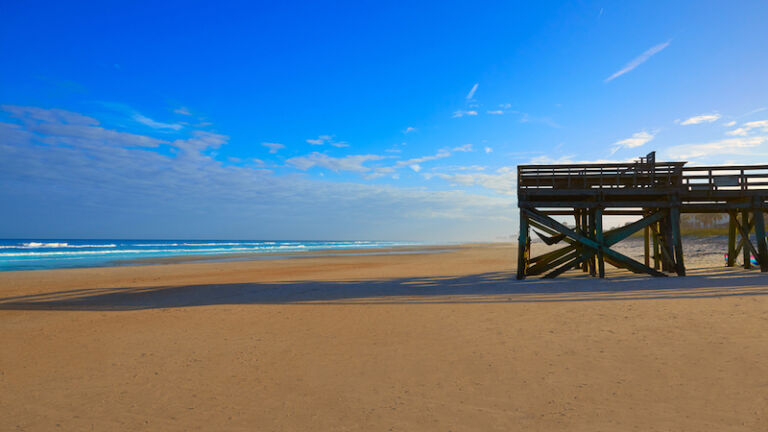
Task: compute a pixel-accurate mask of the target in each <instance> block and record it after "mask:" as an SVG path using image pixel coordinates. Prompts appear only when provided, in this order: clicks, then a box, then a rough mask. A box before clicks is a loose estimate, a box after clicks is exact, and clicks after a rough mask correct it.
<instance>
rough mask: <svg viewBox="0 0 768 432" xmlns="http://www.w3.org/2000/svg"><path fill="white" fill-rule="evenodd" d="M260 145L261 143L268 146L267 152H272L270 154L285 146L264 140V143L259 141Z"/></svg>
mask: <svg viewBox="0 0 768 432" xmlns="http://www.w3.org/2000/svg"><path fill="white" fill-rule="evenodd" d="M261 145H263V146H264V147H266V148H268V149H269V152H270V153H272V154H275V153H277V152H278V151H280V149H284V148H285V146H284V145H282V144H280V143H270V142H264V143H261Z"/></svg>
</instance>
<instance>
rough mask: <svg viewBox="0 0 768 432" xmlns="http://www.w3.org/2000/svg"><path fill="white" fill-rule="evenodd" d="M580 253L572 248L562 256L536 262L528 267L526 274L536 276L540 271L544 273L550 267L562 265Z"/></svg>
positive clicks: (550, 268)
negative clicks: (545, 261)
mask: <svg viewBox="0 0 768 432" xmlns="http://www.w3.org/2000/svg"><path fill="white" fill-rule="evenodd" d="M579 256H580V255H579V253H578V252H576V250H572V251H571V253H569V254H567V255H565V256H562V257H560V258H558V259H555V260H551V261H548V262H547V263H543V264H542V263H540V264H537V265H535V266H533V267H531V268H529V269H528V275H529V276H536V275H539V274H542V273H546V272H548V271H550V270H552V269H555V268H557V267H558V266H560V265H562V264H563V263H566V262H569V261H572V260H573V259H575V258H578V257H579Z"/></svg>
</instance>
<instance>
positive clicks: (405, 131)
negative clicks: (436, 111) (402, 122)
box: [403, 126, 416, 135]
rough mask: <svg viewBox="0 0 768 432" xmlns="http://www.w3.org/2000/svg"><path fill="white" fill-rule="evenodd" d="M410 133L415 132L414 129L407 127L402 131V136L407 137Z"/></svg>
mask: <svg viewBox="0 0 768 432" xmlns="http://www.w3.org/2000/svg"><path fill="white" fill-rule="evenodd" d="M411 132H416V128H415V127H413V126H408V127H407V128H405V129H404V130H403V135H408V134H409V133H411Z"/></svg>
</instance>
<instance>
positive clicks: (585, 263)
mask: <svg viewBox="0 0 768 432" xmlns="http://www.w3.org/2000/svg"><path fill="white" fill-rule="evenodd" d="M581 233H582V234H584V235H585V236H586V237H588V238H589V237H591V236H590V235H589V210H587V209H581ZM581 255H582V256H583V257H584V259H583V260H582V264H581V269H582V270H583V271H584V273H587V272H591V271H592V260H589V259H588V258H589V257H590V256H591V255H590V253H589V252H588V251H587V250H585V249H582V250H581Z"/></svg>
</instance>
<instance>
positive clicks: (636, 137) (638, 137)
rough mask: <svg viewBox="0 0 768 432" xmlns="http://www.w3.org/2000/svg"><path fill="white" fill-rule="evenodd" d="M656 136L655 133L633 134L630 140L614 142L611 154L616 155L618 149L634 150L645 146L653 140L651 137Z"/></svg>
mask: <svg viewBox="0 0 768 432" xmlns="http://www.w3.org/2000/svg"><path fill="white" fill-rule="evenodd" d="M655 135H656V133H655V132H647V131H642V132H637V133H635V134H632V136H631V137H630V138H627V139H623V140H621V141H616V142H615V143H614V147H613V148H612V149H611V154H613V153H616V152H617V151H618V150H619V149H621V148H623V147H626V148H635V147H640V146H641V145H643V144H646V143H647V142H649V141H650V140H652V139H653V137H654V136H655Z"/></svg>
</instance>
